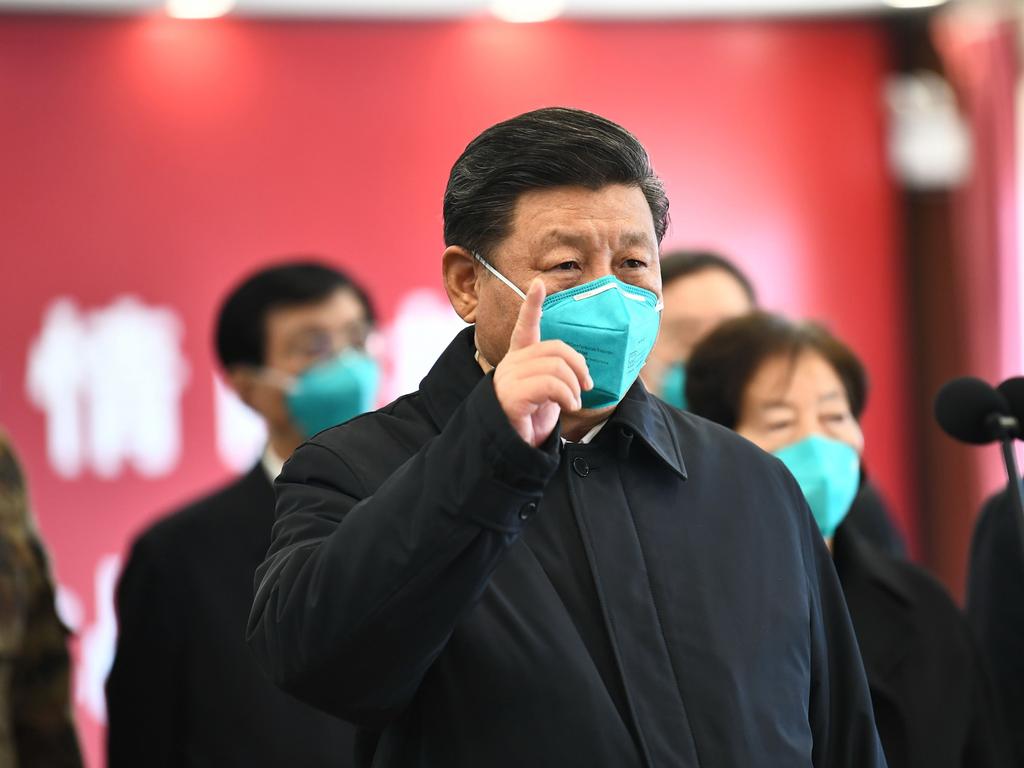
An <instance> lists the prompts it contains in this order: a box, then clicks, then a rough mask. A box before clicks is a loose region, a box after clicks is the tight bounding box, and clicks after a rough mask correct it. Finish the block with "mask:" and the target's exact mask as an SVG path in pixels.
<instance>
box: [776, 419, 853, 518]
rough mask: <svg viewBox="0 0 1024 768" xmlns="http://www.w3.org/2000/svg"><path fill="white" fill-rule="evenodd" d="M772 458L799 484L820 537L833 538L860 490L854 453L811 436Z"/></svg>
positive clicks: (826, 439)
mask: <svg viewBox="0 0 1024 768" xmlns="http://www.w3.org/2000/svg"><path fill="white" fill-rule="evenodd" d="M775 455H776V456H777V457H778V458H779V459H781V460H782V463H783V464H785V465H786V468H787V469H789V471H790V472H792V473H793V477H795V478H796V481H797V483H799V485H800V490H802V491H803V492H804V498H806V499H807V504H808V506H810V508H811V512H812V513H813V514H814V519H815V520H816V521H817V523H818V529H819V530H820V531H821V535H822V536H824V537H825V538H832V536H833V535H834V534H835V532H836V528H838V527H839V524H840V523H841V522H843V518H845V517H846V513H847V512H849V511H850V507H851V506H852V505H853V500H854V499H855V498H856V496H857V490H858V489H859V487H860V457H859V456H858V455H857V452H856V451H855V450H853V448H851V447H850V446H848V445H847V444H846V443H841V442H839V441H838V440H832V439H830V438H827V437H825V436H823V435H811V436H810V437H808V438H806V439H804V440H801V441H800V442H798V443H793V444H792V445H787V446H786V447H785V448H783V449H781V450H778V451H775Z"/></svg>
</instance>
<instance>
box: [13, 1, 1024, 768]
mask: <svg viewBox="0 0 1024 768" xmlns="http://www.w3.org/2000/svg"><path fill="white" fill-rule="evenodd" d="M20 10H23V9H20ZM933 29H934V25H933V24H932V23H931V20H930V17H928V16H924V15H921V14H915V15H913V16H912V18H909V19H908V18H905V17H901V18H900V19H893V18H892V17H889V16H875V15H862V16H856V17H847V16H841V17H824V18H820V17H819V18H812V19H803V18H800V19H794V18H784V19H781V18H762V19H752V18H743V19H730V20H709V19H701V20H693V19H688V20H681V19H668V20H649V19H648V20H607V19H605V20H593V19H561V20H555V21H551V22H547V23H544V24H531V25H515V24H508V23H505V22H502V21H499V20H497V19H494V18H491V17H488V16H485V15H481V14H476V15H468V16H465V17H460V18H446V19H434V20H429V19H416V20H404V21H403V20H389V21H369V20H341V19H330V20H312V19H267V18H239V17H230V16H229V17H226V18H219V19H210V20H203V21H195V20H180V19H172V18H168V17H167V16H166V15H165V14H162V13H152V14H150V13H146V14H132V15H109V16H69V15H30V14H25V13H13V12H11V13H8V14H6V15H4V14H3V12H2V9H0V265H2V266H0V307H2V315H0V317H2V320H3V325H2V328H3V331H2V339H3V342H2V344H0V425H2V426H3V427H4V428H5V429H6V430H7V431H8V432H9V433H10V435H11V437H12V438H13V441H14V443H15V445H16V446H17V447H18V450H19V451H20V453H21V455H22V459H23V461H24V463H25V465H26V469H27V473H28V480H29V483H30V488H31V491H32V497H33V502H34V508H35V512H36V515H37V518H38V523H39V527H40V529H41V532H42V534H43V536H44V538H45V539H46V541H47V542H48V544H49V546H50V550H51V553H52V555H53V559H54V568H55V571H56V576H57V579H58V581H59V584H60V587H61V590H60V603H61V609H62V612H63V615H64V616H65V618H66V620H67V621H68V623H69V624H71V625H72V626H73V628H74V629H75V631H76V639H75V641H74V644H73V648H74V652H75V654H76V658H77V661H78V663H77V667H76V677H75V681H74V685H75V696H76V702H77V704H78V707H79V712H78V715H79V726H80V729H81V732H82V735H83V741H84V743H85V747H86V750H87V752H88V755H89V760H90V763H89V764H90V765H100V764H101V759H102V746H101V745H102V728H103V722H104V713H103V689H102V686H103V680H104V678H105V675H106V671H107V665H108V664H109V662H110V658H111V655H112V652H113V642H114V637H115V632H116V627H115V623H114V619H113V613H112V605H111V593H112V589H113V585H114V583H115V580H116V577H117V573H118V569H119V566H120V563H121V560H122V558H123V555H124V553H125V550H126V547H127V545H128V544H129V542H130V540H131V537H132V536H133V535H134V534H135V533H136V532H138V531H139V530H140V529H141V528H142V527H143V526H145V525H146V524H147V523H149V522H151V521H152V520H153V519H155V518H156V517H157V516H159V515H160V514H162V513H165V512H167V511H169V510H171V509H172V508H174V507H175V506H176V505H178V504H180V503H182V502H184V501H186V500H188V499H190V498H192V497H194V496H196V495H198V494H200V493H201V492H203V491H205V490H207V489H209V488H210V487H211V486H212V485H214V484H216V483H219V482H222V481H224V480H226V479H227V478H228V477H230V476H231V475H232V474H234V473H236V472H238V471H240V470H242V469H246V468H248V466H249V465H250V464H251V463H252V462H253V461H255V458H256V456H257V454H258V453H259V450H260V448H261V446H262V442H261V441H262V436H261V433H260V431H259V428H258V426H257V425H256V424H254V422H253V419H252V417H251V416H250V415H249V414H247V413H246V412H245V409H244V407H242V406H240V405H239V404H238V403H237V401H235V400H234V399H233V398H232V397H231V396H229V395H228V394H227V393H226V391H225V390H224V389H223V387H222V386H221V385H220V384H219V381H218V378H217V372H216V370H215V366H214V365H213V362H212V357H213V355H212V346H211V333H212V321H213V318H214V314H215V312H216V308H217V304H218V302H219V300H220V298H221V297H222V295H223V293H224V291H225V290H226V289H227V287H228V286H230V285H231V284H232V283H233V282H234V281H236V280H238V279H239V278H240V277H241V276H242V275H243V274H245V273H246V272H248V271H250V270H252V269H254V268H256V267H258V266H261V265H263V264H265V263H267V262H268V261H270V260H273V259H274V258H275V257H279V256H281V255H285V254H292V253H318V254H323V255H325V256H326V257H328V258H329V259H330V260H332V261H334V262H336V263H337V264H339V265H341V266H342V267H344V268H345V269H346V270H348V271H350V272H351V273H352V274H353V275H354V276H355V277H357V278H358V279H359V280H360V281H362V282H363V283H364V284H365V285H366V286H367V287H368V288H369V289H370V291H371V292H372V294H373V297H374V299H375V300H376V302H377V304H378V306H379V309H380V312H381V315H382V326H381V328H380V329H379V330H380V333H379V334H378V337H377V339H376V341H375V349H376V352H377V353H378V354H379V355H380V356H381V358H382V360H383V361H384V364H385V372H386V379H385V391H384V392H382V394H381V400H382V402H386V401H388V400H390V399H392V398H393V397H394V396H396V395H398V394H400V393H402V392H405V391H409V390H411V389H413V388H415V386H416V384H417V382H418V380H419V378H420V377H421V376H422V375H423V374H424V373H425V372H426V370H427V368H428V367H429V364H430V363H431V362H432V361H433V359H434V357H435V356H436V354H437V353H438V352H439V351H440V349H442V348H443V347H444V346H445V345H446V344H447V342H448V340H449V339H450V338H451V336H452V335H453V334H454V333H455V331H456V330H457V329H458V328H459V327H460V325H461V324H460V322H459V321H458V320H457V318H455V316H454V314H453V313H452V312H451V310H450V309H449V308H448V306H447V300H446V299H445V297H444V294H443V292H442V290H441V286H440V261H439V256H440V254H441V251H442V249H443V244H442V238H441V195H442V191H443V189H444V185H445V182H446V179H447V172H448V170H449V168H450V166H451V164H452V162H453V161H454V160H455V158H456V157H457V156H458V154H459V153H460V152H461V150H462V148H463V147H464V146H465V144H466V143H467V142H468V141H469V140H470V139H471V138H472V137H473V136H475V135H476V134H477V133H478V132H480V131H481V130H482V129H483V128H485V127H487V126H488V125H490V124H492V123H494V122H497V121H499V120H501V119H503V118H506V117H510V116H512V115H515V114H518V113H520V112H523V111H526V110H529V109H532V108H535V107H540V106H548V105H555V104H561V105H569V106H574V107H581V108H585V109H589V110H593V111H595V112H598V113H601V114H603V115H605V116H607V117H610V118H612V119H614V120H616V121H618V122H620V123H621V124H623V125H625V126H626V127H627V128H629V129H630V130H631V131H633V132H634V133H635V134H636V135H637V136H638V137H639V138H640V139H641V141H642V142H644V144H645V145H646V146H647V148H648V150H649V151H650V154H651V156H652V158H653V161H654V164H655V168H656V170H657V172H658V173H659V174H660V175H661V176H662V178H663V179H664V180H665V183H666V186H667V188H668V192H669V196H670V198H671V202H672V220H673V223H672V227H671V229H670V231H669V234H668V236H667V237H666V243H665V245H666V247H676V246H679V247H690V246H699V247H711V248H715V249H719V250H721V251H723V252H725V253H726V254H729V255H731V256H732V257H734V258H735V259H736V260H737V261H738V262H739V263H740V265H741V266H742V267H743V268H744V269H745V270H747V271H748V272H749V273H750V274H751V276H752V277H753V278H754V280H755V281H756V283H757V285H758V288H759V291H760V293H761V295H762V297H763V299H764V302H765V304H766V305H767V306H768V307H769V308H772V309H778V310H782V311H785V312H787V313H790V314H795V315H806V316H811V317H815V318H820V319H822V320H824V321H825V322H826V323H827V324H829V325H830V326H831V327H832V328H833V329H834V330H835V331H836V332H837V333H838V334H839V335H840V336H841V337H842V338H844V339H845V340H847V341H848V342H849V343H850V344H851V345H852V347H853V348H854V349H855V350H856V351H857V352H858V353H859V354H860V355H861V356H862V358H863V359H864V361H865V362H866V364H867V366H868V369H869V371H870V375H871V381H872V390H871V395H870V400H869V405H868V410H867V414H866V420H865V430H866V437H867V465H868V468H869V471H870V473H871V474H872V476H873V477H874V479H875V480H876V482H877V484H878V485H879V486H880V488H881V490H882V492H883V493H884V495H885V496H886V498H887V499H888V501H889V503H890V505H891V507H892V510H893V512H894V514H895V516H896V517H897V519H898V522H899V524H900V525H901V527H902V529H903V530H904V532H905V533H906V535H907V537H908V541H909V543H910V546H911V550H912V553H913V554H914V556H915V557H916V558H918V559H921V560H923V561H925V562H926V564H928V565H930V566H931V567H932V568H933V569H934V570H935V571H936V572H937V573H938V574H939V575H940V576H941V577H942V578H943V579H944V580H945V581H946V582H947V584H948V585H949V586H950V587H951V589H952V590H953V591H954V593H956V594H960V593H961V592H962V573H963V560H964V553H965V551H966V547H967V538H966V537H969V532H970V526H971V524H972V519H973V517H972V516H973V513H974V510H975V509H976V504H977V502H978V501H980V498H981V497H982V496H983V495H984V493H985V492H987V491H988V490H991V489H992V488H993V487H995V485H997V484H998V480H999V478H998V474H997V473H996V474H993V473H992V472H989V471H988V470H987V469H986V467H988V466H989V465H988V464H984V466H983V463H984V462H991V463H994V462H995V461H997V457H996V455H995V454H991V455H990V457H989V458H984V457H982V458H979V457H978V454H977V452H973V453H967V452H965V451H964V450H961V449H958V448H954V447H950V446H949V445H945V444H944V445H945V447H943V448H941V449H939V453H940V454H941V455H933V454H934V452H935V450H936V449H934V448H933V447H932V445H933V444H934V443H935V442H936V441H939V440H946V438H942V437H940V436H938V434H937V431H936V430H933V428H932V427H931V426H930V422H929V419H928V417H927V414H926V410H927V408H926V406H927V403H926V402H925V401H926V400H928V401H929V402H930V400H929V398H930V397H931V396H932V395H934V388H935V387H937V384H936V383H935V382H936V381H938V380H939V379H941V377H942V376H943V375H946V374H947V373H948V374H949V375H955V374H958V373H978V374H979V375H985V376H988V377H991V378H995V377H996V376H997V375H1000V374H1002V373H1004V372H1005V373H1006V374H1007V375H1008V374H1009V373H1013V372H1018V371H1015V370H1013V369H1014V368H1019V360H1020V350H1019V334H1016V333H1009V332H1006V333H1004V334H1003V335H1001V336H999V337H998V338H996V337H991V335H989V336H986V335H985V333H986V332H985V331H984V329H982V330H977V331H976V332H974V334H973V335H969V334H968V335H963V336H962V337H961V336H960V335H958V334H959V330H957V329H962V328H963V327H964V323H966V322H967V321H965V320H963V317H965V316H967V317H974V316H975V315H974V314H973V313H974V311H975V309H976V308H977V305H978V304H979V303H980V304H982V305H984V306H986V307H989V308H991V309H992V311H994V312H995V313H996V315H998V317H996V318H995V319H994V320H992V322H993V323H995V327H996V328H997V329H1003V328H1004V327H1005V326H1006V325H1007V324H1009V325H1010V326H1013V325H1014V324H1017V323H1018V320H1017V315H1016V314H1015V313H1016V310H1017V306H1018V304H1019V299H1018V296H1017V293H1018V289H1017V285H1018V283H1017V282H1016V274H1017V263H1018V262H1017V260H1016V251H1015V250H1014V249H1015V248H1016V239H1015V232H1012V233H1011V235H1012V236H1011V237H1010V242H1009V244H1004V246H1005V247H1003V248H1002V250H1000V249H999V248H996V249H995V252H996V253H998V254H1001V253H1004V252H1005V249H1006V248H1010V250H1011V251H1012V252H1013V253H1014V254H1015V256H1014V259H1011V260H1010V261H1009V262H1007V263H1006V264H1004V263H1003V262H1002V261H998V259H997V260H996V262H991V261H984V262H983V263H982V262H979V264H981V266H979V267H978V268H977V269H975V270H972V269H971V267H970V263H969V262H964V260H963V259H962V258H961V255H962V253H963V249H961V248H959V247H958V246H956V245H955V244H954V239H955V238H954V235H953V231H952V229H951V226H952V222H953V221H954V220H955V212H956V210H957V209H956V205H957V201H956V199H955V193H954V192H953V191H950V190H949V189H943V190H939V191H935V190H926V191H914V190H908V189H907V188H905V187H904V186H903V185H902V184H901V183H900V182H899V181H898V180H897V178H896V177H895V176H894V174H893V173H892V172H891V170H890V162H889V148H890V146H891V139H892V132H893V130H894V123H893V120H894V117H893V113H892V107H891V91H887V84H890V83H891V76H892V75H893V74H894V73H898V72H901V71H902V72H904V73H913V72H915V71H916V69H917V68H918V67H919V66H929V65H934V67H935V68H936V69H942V68H943V67H944V65H943V61H942V59H941V56H940V55H939V54H938V53H936V50H937V47H936V46H934V45H932V44H931V41H932V37H933V31H932V30H933ZM1008 29H1009V30H1010V32H1007V33H1006V34H1009V35H1010V46H1011V48H1012V47H1013V46H1014V45H1015V38H1014V36H1015V35H1016V28H1015V27H1012V26H1011V27H1009V28H1008ZM918 49H920V50H921V51H924V53H921V52H919V51H918ZM929 57H930V58H929ZM1014 66H1015V65H1014V64H1011V65H1010V73H1011V75H1013V74H1014V73H1015V70H1014ZM1009 87H1010V88H1011V91H1012V89H1014V88H1015V87H1016V80H1015V78H1014V77H1012V76H1011V77H1010V80H1009ZM887 93H889V95H890V99H889V100H887ZM961 103H963V100H962V99H961ZM964 108H965V109H966V107H964ZM981 109H982V111H983V112H984V107H981ZM986 114H987V113H986ZM1011 119H1012V102H1011ZM1011 129H1012V123H1011ZM1011 133H1012V130H1011ZM1012 146H1013V143H1012V142H1011V149H1012ZM1004 161H1005V160H1004V158H998V162H999V163H1001V162H1004ZM1010 168H1011V169H1012V170H1011V171H1010V172H1009V173H1010V174H1011V180H1015V177H1014V176H1013V174H1015V173H1016V165H1015V164H1014V161H1013V155H1012V152H1011V159H1010ZM960 186H961V187H962V184H961V185H960ZM1000 199H1001V200H1002V198H1000ZM1014 200H1015V198H1014ZM1014 204H1015V203H1014V202H1013V201H1012V200H1011V202H1010V203H1005V202H1001V203H1000V205H1009V206H1010V208H1011V209H1012V210H1011V212H1010V213H1008V214H1007V215H1008V216H1010V218H1011V219H1012V220H1013V221H1015V220H1016V219H1015V217H1016V215H1017V213H1016V209H1015V208H1013V206H1014ZM978 226H981V227H982V228H983V229H984V228H985V225H984V224H981V225H978ZM985 231H988V230H987V229H986V230H985ZM963 237H970V234H965V235H963ZM971 242H976V240H975V241H971ZM966 247H968V249H969V246H966ZM993 247H995V246H993ZM935 254H939V256H936V255H935ZM976 255H977V254H976ZM978 257H979V258H980V257H981V256H980V255H978ZM993 264H996V266H993ZM957 270H965V274H966V275H967V277H957V274H958V273H957ZM986 270H988V271H986ZM993 270H995V271H993ZM999 270H1003V271H1002V272H1000V271H999ZM929 276H930V277H929ZM929 280H930V281H931V283H936V284H935V285H934V286H932V285H931V283H929V282H928V281H929ZM965 281H966V282H965ZM972 281H973V282H972ZM1006 281H1010V282H1009V283H1007V282H1006ZM996 285H1005V286H1008V287H1007V288H1006V292H1007V297H1005V298H1004V299H1000V300H998V301H997V299H995V298H989V296H990V294H993V292H994V286H996ZM929 286H930V287H929ZM965 286H976V288H971V290H974V293H973V294H970V295H969V296H968V298H962V296H961V293H963V291H961V289H964V290H966V287H965ZM986 286H988V288H986ZM944 296H945V297H946V298H945V299H944V298H943V297H944ZM979 297H980V298H979ZM971 302H974V303H973V304H972V303H971ZM972 307H974V309H972ZM986 322H988V321H986ZM943 323H946V324H947V325H949V326H950V327H953V328H954V331H955V332H954V333H953V335H950V333H949V332H945V333H937V332H936V329H937V328H940V327H944V326H942V324H943ZM985 327H986V328H987V327H989V326H988V325H986V326H985ZM978 344H980V345H981V348H979V347H978ZM968 352H970V354H968ZM961 353H962V354H961ZM971 355H974V357H971ZM979 361H980V362H979ZM975 369H979V370H975ZM981 369H983V370H981ZM939 383H941V382H939ZM933 433H934V434H933ZM943 451H945V453H943ZM985 455H986V456H989V454H985ZM968 464H969V465H970V466H969V467H968V468H967V469H964V467H965V466H967V465H968ZM995 466H996V469H997V470H998V464H995ZM453 471H455V468H453ZM957 472H961V473H962V477H961V478H960V479H961V482H960V483H959V485H957V488H958V489H959V490H958V491H957V493H958V494H959V495H958V496H956V498H955V499H954V501H955V502H956V504H957V506H956V508H949V509H945V510H940V511H939V512H936V511H935V504H936V503H940V502H941V501H942V499H944V498H946V497H948V494H949V492H948V490H947V491H943V490H942V489H943V487H944V486H943V485H942V483H943V482H947V481H948V480H949V479H950V478H949V477H948V476H949V475H950V473H952V474H953V476H954V477H955V475H956V473H957ZM986 472H988V474H986ZM963 473H966V474H963ZM936 498H938V500H939V501H938V502H936V501H935V499H936ZM972 505H973V506H972ZM947 506H948V505H947Z"/></svg>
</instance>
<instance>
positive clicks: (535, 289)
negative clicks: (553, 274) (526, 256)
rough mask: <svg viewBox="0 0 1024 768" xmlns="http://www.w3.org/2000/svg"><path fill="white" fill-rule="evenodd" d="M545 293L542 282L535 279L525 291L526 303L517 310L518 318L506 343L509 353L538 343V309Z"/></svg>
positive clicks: (537, 278)
mask: <svg viewBox="0 0 1024 768" xmlns="http://www.w3.org/2000/svg"><path fill="white" fill-rule="evenodd" d="M546 293H547V291H546V290H545V288H544V281H543V280H541V279H540V278H539V277H535V278H534V279H533V282H532V283H530V287H529V289H528V290H527V291H526V301H524V302H523V306H521V307H520V308H519V317H517V318H516V325H515V328H513V329H512V338H511V339H509V343H508V351H509V352H515V351H516V350H517V349H522V348H523V347H528V346H530V345H531V344H536V343H537V342H539V341H540V307H541V305H542V304H543V303H544V296H545V294H546Z"/></svg>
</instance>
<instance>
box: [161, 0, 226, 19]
mask: <svg viewBox="0 0 1024 768" xmlns="http://www.w3.org/2000/svg"><path fill="white" fill-rule="evenodd" d="M234 5H235V0H167V15H168V16H170V17H171V18H174V19H215V18H217V17H218V16H223V15H224V14H226V13H228V12H229V11H230V10H231V9H232V8H233V7H234Z"/></svg>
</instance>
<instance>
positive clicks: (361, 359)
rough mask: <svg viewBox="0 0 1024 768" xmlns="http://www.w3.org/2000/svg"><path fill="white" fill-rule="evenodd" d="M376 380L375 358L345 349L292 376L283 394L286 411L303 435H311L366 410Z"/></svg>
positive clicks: (375, 386) (371, 404)
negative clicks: (294, 376)
mask: <svg viewBox="0 0 1024 768" xmlns="http://www.w3.org/2000/svg"><path fill="white" fill-rule="evenodd" d="M379 382H380V367H379V366H378V365H377V363H376V361H375V360H374V359H373V358H371V357H369V356H368V355H365V354H363V353H362V352H357V351H355V350H347V351H345V352H342V353H341V354H340V355H337V356H336V357H332V358H331V359H330V360H326V361H324V362H322V363H318V364H317V365H314V366H313V367H312V368H309V369H307V370H305V371H303V372H302V373H301V374H299V376H297V377H296V378H295V381H294V384H293V385H292V386H291V387H290V388H289V390H288V393H287V395H286V402H287V404H288V412H289V414H290V415H291V417H292V420H293V421H294V422H295V423H296V424H297V425H298V426H299V427H301V428H302V431H303V433H305V435H306V437H312V436H313V435H315V434H316V433H317V432H322V431H323V430H325V429H327V428H328V427H333V426H336V425H338V424H341V423H343V422H346V421H348V420H349V419H352V418H355V417H356V416H358V415H360V414H362V413H366V412H367V411H369V410H370V409H371V408H372V407H373V401H374V398H375V397H376V396H377V385H378V383H379Z"/></svg>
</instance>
